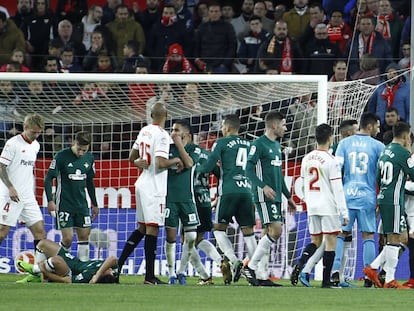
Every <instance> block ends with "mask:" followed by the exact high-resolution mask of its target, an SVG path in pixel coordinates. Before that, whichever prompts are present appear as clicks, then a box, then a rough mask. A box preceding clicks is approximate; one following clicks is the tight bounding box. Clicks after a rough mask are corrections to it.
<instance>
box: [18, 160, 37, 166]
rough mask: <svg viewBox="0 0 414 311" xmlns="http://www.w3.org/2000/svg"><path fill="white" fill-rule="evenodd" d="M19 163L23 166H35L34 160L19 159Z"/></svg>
mask: <svg viewBox="0 0 414 311" xmlns="http://www.w3.org/2000/svg"><path fill="white" fill-rule="evenodd" d="M20 165H24V166H33V167H34V166H35V161H26V160H23V159H22V160H20Z"/></svg>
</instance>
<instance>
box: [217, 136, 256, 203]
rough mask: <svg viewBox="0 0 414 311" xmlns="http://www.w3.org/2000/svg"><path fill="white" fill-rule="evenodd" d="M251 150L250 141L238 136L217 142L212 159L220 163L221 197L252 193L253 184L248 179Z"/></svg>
mask: <svg viewBox="0 0 414 311" xmlns="http://www.w3.org/2000/svg"><path fill="white" fill-rule="evenodd" d="M249 148H250V141H248V140H246V139H244V138H242V137H240V136H237V135H230V136H227V137H224V138H220V139H218V140H217V142H216V144H215V146H214V147H213V151H212V154H211V155H210V158H211V159H212V160H213V161H217V160H219V161H220V178H219V194H220V195H221V194H229V193H249V192H251V184H250V182H249V179H248V178H247V177H246V164H247V154H248V151H249ZM209 160H210V159H209Z"/></svg>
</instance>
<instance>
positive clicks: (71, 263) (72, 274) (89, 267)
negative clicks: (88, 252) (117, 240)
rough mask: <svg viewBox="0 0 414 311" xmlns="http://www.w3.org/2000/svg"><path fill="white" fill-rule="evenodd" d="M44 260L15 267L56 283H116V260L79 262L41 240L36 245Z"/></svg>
mask: <svg viewBox="0 0 414 311" xmlns="http://www.w3.org/2000/svg"><path fill="white" fill-rule="evenodd" d="M37 249H38V250H39V252H42V253H43V254H44V255H45V260H43V261H40V262H39V263H38V264H34V265H33V264H29V263H27V262H25V261H21V260H19V261H18V262H17V265H18V266H19V267H20V268H22V269H23V270H24V271H26V272H28V273H30V274H32V275H39V274H40V273H42V274H43V279H44V280H48V281H50V282H58V283H118V281H117V275H116V274H117V273H118V260H117V259H116V257H114V256H111V257H108V258H107V259H105V260H99V259H98V260H88V261H81V260H80V259H79V258H77V257H75V256H73V255H71V254H70V253H69V252H67V251H66V250H65V249H64V248H62V247H61V246H60V245H59V244H57V243H55V242H53V241H50V240H46V239H44V240H41V241H40V242H39V244H38V245H37Z"/></svg>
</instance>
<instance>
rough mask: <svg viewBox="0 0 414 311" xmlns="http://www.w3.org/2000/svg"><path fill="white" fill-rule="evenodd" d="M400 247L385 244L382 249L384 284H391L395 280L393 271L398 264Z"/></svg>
mask: <svg viewBox="0 0 414 311" xmlns="http://www.w3.org/2000/svg"><path fill="white" fill-rule="evenodd" d="M399 250H400V247H399V246H398V245H393V244H387V245H385V247H384V251H385V252H384V253H385V264H384V270H385V272H386V274H385V283H388V282H391V281H393V280H394V279H395V269H396V268H397V264H398V252H399Z"/></svg>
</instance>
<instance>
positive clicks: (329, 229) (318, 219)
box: [308, 215, 341, 235]
mask: <svg viewBox="0 0 414 311" xmlns="http://www.w3.org/2000/svg"><path fill="white" fill-rule="evenodd" d="M308 224H309V232H310V234H311V235H320V234H337V233H339V232H341V222H340V221H339V216H338V215H335V216H328V215H324V216H319V215H311V216H308Z"/></svg>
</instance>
